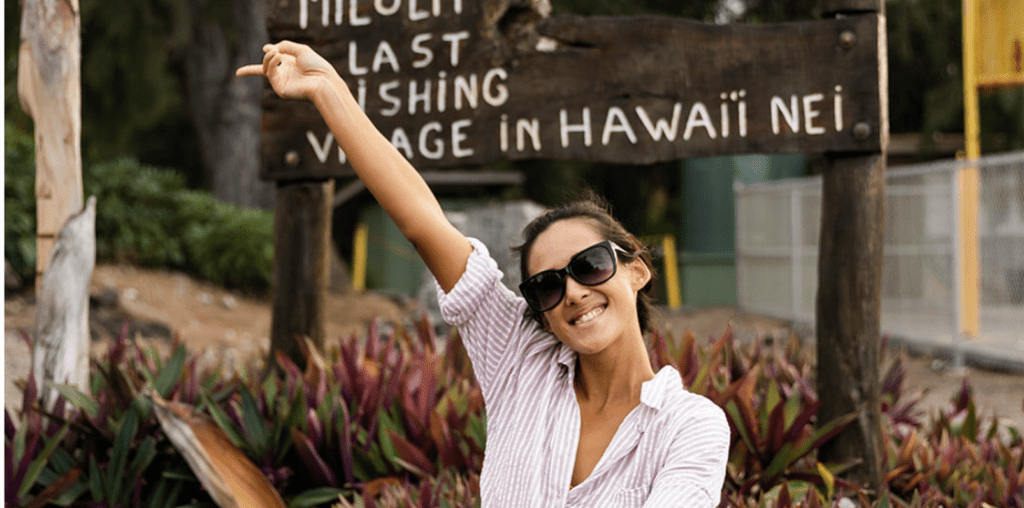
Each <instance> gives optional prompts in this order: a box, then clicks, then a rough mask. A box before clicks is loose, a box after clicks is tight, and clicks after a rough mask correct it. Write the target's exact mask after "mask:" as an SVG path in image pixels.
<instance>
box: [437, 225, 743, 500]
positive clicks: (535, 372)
mask: <svg viewBox="0 0 1024 508" xmlns="http://www.w3.org/2000/svg"><path fill="white" fill-rule="evenodd" d="M470 241H471V242H472V244H473V248H474V251H473V253H472V254H471V255H470V258H469V262H468V264H467V266H466V272H465V273H464V274H463V275H462V278H461V279H460V280H459V282H458V283H457V284H456V285H455V287H454V288H453V289H452V291H451V292H450V293H448V294H445V293H444V291H442V290H441V289H440V286H438V299H439V300H440V304H441V314H442V316H443V317H444V319H445V321H447V322H448V323H450V324H452V325H454V326H457V327H459V333H460V334H461V335H462V338H463V341H464V342H465V344H466V349H467V351H468V352H469V356H470V359H471V360H472V362H473V370H474V372H475V374H476V378H477V381H478V382H479V383H480V387H481V389H482V391H483V396H484V404H485V408H486V411H487V449H486V454H485V457H484V465H483V471H482V473H481V479H480V490H481V498H482V506H483V507H484V508H506V507H507V508H524V507H529V508H534V507H537V508H539V507H559V508H561V507H580V508H584V507H585V508H598V507H616V508H629V507H636V508H640V507H675V506H680V507H711V506H716V505H717V504H718V501H719V495H720V494H721V489H722V482H723V481H724V478H725V465H726V461H727V459H728V452H729V441H730V431H729V425H728V423H727V422H726V419H725V414H724V413H723V412H722V410H721V409H720V408H719V407H718V406H716V405H715V404H714V403H712V402H711V401H710V400H708V399H707V398H705V397H702V396H700V395H696V394H692V393H689V392H687V391H686V390H684V389H683V385H682V380H681V378H680V377H679V373H678V372H677V371H676V370H675V369H674V368H672V367H665V368H663V369H661V371H659V372H658V374H657V375H656V376H655V377H654V379H652V380H650V381H647V382H645V383H644V384H643V387H642V388H641V393H640V405H638V406H637V407H636V408H634V409H633V411H632V412H630V413H629V414H628V415H627V416H626V418H625V420H623V422H622V424H621V425H620V426H619V428H618V430H617V431H616V433H615V436H614V437H613V438H612V441H611V443H610V444H609V445H608V448H607V449H605V451H604V455H602V456H601V459H600V460H599V461H598V463H597V465H596V466H595V467H594V470H593V472H592V473H591V474H590V476H589V477H587V479H586V480H584V481H583V482H582V483H580V484H579V485H577V486H576V487H573V488H570V484H571V480H572V472H573V466H574V463H575V460H576V448H577V445H578V444H579V435H580V409H579V405H578V403H577V402H576V393H575V390H574V389H573V376H574V374H575V369H574V366H575V364H576V352H575V351H573V350H572V349H570V348H569V347H568V346H565V345H564V344H562V342H560V341H559V340H558V339H557V338H555V336H553V335H551V334H550V333H548V332H546V331H544V329H543V328H541V327H540V325H539V324H538V323H537V322H536V321H533V320H531V319H527V318H525V317H524V315H523V311H524V310H525V308H526V303H525V302H524V301H523V299H522V298H520V297H518V296H516V295H515V293H513V292H512V291H510V290H509V289H508V288H506V287H505V286H504V285H502V283H501V277H502V273H501V270H499V269H498V266H497V263H495V262H494V260H493V259H491V257H490V256H489V254H488V252H487V247H485V246H484V245H483V244H482V243H480V242H479V241H477V240H476V239H470Z"/></svg>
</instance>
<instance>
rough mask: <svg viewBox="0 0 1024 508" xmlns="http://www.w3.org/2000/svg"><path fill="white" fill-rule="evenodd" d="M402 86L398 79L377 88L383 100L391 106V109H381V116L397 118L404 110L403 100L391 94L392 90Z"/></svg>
mask: <svg viewBox="0 0 1024 508" xmlns="http://www.w3.org/2000/svg"><path fill="white" fill-rule="evenodd" d="M400 85H401V82H399V81H398V80H397V79H393V80H391V81H386V82H384V83H381V84H380V86H379V87H378V88H377V92H378V95H380V98H381V100H383V101H384V102H386V103H388V104H390V105H391V107H389V108H385V109H381V110H380V114H381V115H383V116H395V115H396V114H398V112H399V111H401V109H402V99H401V98H399V97H396V96H394V95H392V94H391V90H394V89H396V88H398V87H399V86H400Z"/></svg>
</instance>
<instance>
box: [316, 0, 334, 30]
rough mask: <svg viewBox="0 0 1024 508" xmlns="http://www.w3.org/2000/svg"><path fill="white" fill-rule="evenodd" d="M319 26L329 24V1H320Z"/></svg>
mask: <svg viewBox="0 0 1024 508" xmlns="http://www.w3.org/2000/svg"><path fill="white" fill-rule="evenodd" d="M314 1H315V0H314ZM320 6H321V7H322V8H321V9H320V26H327V25H330V24H331V12H330V11H331V0H320Z"/></svg>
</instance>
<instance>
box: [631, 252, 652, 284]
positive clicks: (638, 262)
mask: <svg viewBox="0 0 1024 508" xmlns="http://www.w3.org/2000/svg"><path fill="white" fill-rule="evenodd" d="M627 266H628V267H629V276H630V280H629V287H630V288H632V289H633V291H634V292H638V291H640V290H641V289H643V288H644V286H646V285H647V283H648V282H650V281H651V269H650V267H648V266H647V263H644V260H643V259H640V258H636V259H634V260H633V261H632V262H630V263H629V265H627Z"/></svg>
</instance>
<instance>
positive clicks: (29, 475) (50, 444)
mask: <svg viewBox="0 0 1024 508" xmlns="http://www.w3.org/2000/svg"><path fill="white" fill-rule="evenodd" d="M69 425H70V424H67V423H65V424H64V426H63V427H61V429H60V430H59V431H58V432H57V434H56V435H54V436H53V437H52V438H50V439H49V440H47V442H46V447H44V448H43V451H42V452H40V453H39V455H37V456H36V458H35V460H33V461H32V463H31V464H29V466H28V470H27V471H26V472H25V478H24V479H23V480H22V482H21V488H20V489H18V497H22V498H23V497H25V496H27V495H28V491H29V490H30V489H31V488H32V487H33V486H34V485H35V484H36V479H37V478H39V473H41V472H42V471H43V468H45V467H46V465H47V464H48V463H49V460H50V454H52V453H53V450H54V449H56V448H57V446H58V445H59V444H60V442H61V441H63V440H64V436H66V435H67V433H68V427H69Z"/></svg>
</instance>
